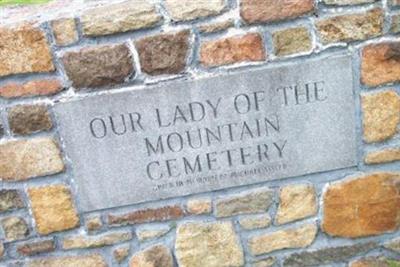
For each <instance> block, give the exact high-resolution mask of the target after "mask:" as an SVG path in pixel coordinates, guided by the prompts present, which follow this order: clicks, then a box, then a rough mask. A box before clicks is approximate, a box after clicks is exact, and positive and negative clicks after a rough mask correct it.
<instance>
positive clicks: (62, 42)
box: [51, 18, 79, 46]
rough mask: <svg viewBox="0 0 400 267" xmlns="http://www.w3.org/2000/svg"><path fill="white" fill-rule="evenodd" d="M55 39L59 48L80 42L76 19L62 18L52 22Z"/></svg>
mask: <svg viewBox="0 0 400 267" xmlns="http://www.w3.org/2000/svg"><path fill="white" fill-rule="evenodd" d="M51 27H52V28H53V34H54V39H55V41H56V44H57V45H59V46H66V45H70V44H73V43H75V42H77V41H78V39H79V36H78V31H77V30H76V23H75V19H73V18H62V19H58V20H55V21H52V22H51Z"/></svg>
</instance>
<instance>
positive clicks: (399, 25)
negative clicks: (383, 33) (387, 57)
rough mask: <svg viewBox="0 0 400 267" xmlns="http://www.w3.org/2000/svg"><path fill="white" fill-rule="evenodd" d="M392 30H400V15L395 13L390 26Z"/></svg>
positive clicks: (395, 31)
mask: <svg viewBox="0 0 400 267" xmlns="http://www.w3.org/2000/svg"><path fill="white" fill-rule="evenodd" d="M390 31H391V32H393V33H399V32H400V15H399V14H395V15H393V16H392V24H391V26H390Z"/></svg>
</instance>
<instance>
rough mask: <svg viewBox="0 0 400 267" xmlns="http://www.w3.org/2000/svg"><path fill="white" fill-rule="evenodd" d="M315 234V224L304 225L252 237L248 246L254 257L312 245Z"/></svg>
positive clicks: (316, 228) (316, 230)
mask: <svg viewBox="0 0 400 267" xmlns="http://www.w3.org/2000/svg"><path fill="white" fill-rule="evenodd" d="M317 232H318V227H317V225H316V224H314V223H312V224H305V225H302V226H299V227H296V228H290V229H286V230H279V231H276V232H272V233H268V234H264V235H260V236H255V237H252V238H250V239H249V242H248V246H249V249H250V253H251V254H252V255H255V256H257V255H261V254H265V253H270V252H272V251H276V250H281V249H287V248H305V247H308V246H309V245H311V244H312V242H313V241H314V239H315V237H316V236H317Z"/></svg>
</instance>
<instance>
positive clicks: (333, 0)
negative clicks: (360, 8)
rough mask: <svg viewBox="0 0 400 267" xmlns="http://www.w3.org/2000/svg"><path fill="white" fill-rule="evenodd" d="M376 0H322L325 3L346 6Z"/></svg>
mask: <svg viewBox="0 0 400 267" xmlns="http://www.w3.org/2000/svg"><path fill="white" fill-rule="evenodd" d="M376 1H377V0H324V3H325V4H326V5H336V6H347V5H360V4H367V3H373V2H376Z"/></svg>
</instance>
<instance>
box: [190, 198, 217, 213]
mask: <svg viewBox="0 0 400 267" xmlns="http://www.w3.org/2000/svg"><path fill="white" fill-rule="evenodd" d="M186 210H187V211H188V212H189V213H190V214H194V215H200V214H209V213H211V211H212V202H211V199H210V198H193V199H189V200H188V202H187V203H186Z"/></svg>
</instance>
